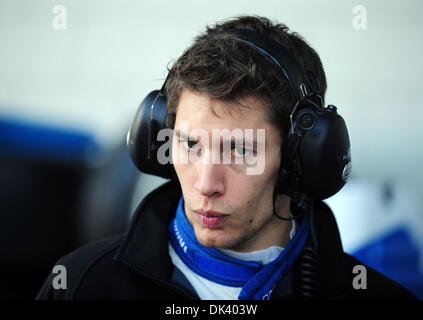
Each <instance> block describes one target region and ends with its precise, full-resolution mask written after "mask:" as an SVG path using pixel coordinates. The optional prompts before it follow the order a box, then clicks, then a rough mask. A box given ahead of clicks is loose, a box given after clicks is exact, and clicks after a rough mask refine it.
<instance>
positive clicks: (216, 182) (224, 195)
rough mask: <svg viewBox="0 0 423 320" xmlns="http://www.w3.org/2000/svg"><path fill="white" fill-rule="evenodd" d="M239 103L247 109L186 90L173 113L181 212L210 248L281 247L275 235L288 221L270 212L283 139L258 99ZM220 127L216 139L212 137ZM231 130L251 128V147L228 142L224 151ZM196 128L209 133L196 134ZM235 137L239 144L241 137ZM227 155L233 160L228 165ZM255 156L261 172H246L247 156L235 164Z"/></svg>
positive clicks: (279, 233) (197, 235) (247, 249)
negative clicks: (182, 203)
mask: <svg viewBox="0 0 423 320" xmlns="http://www.w3.org/2000/svg"><path fill="white" fill-rule="evenodd" d="M239 102H240V103H241V104H242V105H244V106H247V108H244V107H239V106H238V108H236V109H234V106H235V102H228V101H222V100H217V99H214V100H212V99H211V98H210V97H209V96H207V95H205V94H200V93H198V92H194V91H190V90H187V89H184V90H183V92H182V94H181V97H180V100H179V105H178V110H177V114H176V121H175V127H174V132H175V134H174V135H173V142H172V158H173V162H174V167H175V171H176V173H177V176H178V178H179V182H180V184H181V188H182V193H183V196H184V200H185V207H184V209H185V213H186V216H187V219H188V221H189V222H190V224H191V226H192V227H193V229H194V232H195V235H196V237H197V239H198V241H199V242H200V243H201V244H203V245H204V246H208V247H217V248H226V249H232V250H237V251H252V250H259V249H263V248H266V247H268V246H270V245H281V244H280V243H275V241H276V242H280V241H281V239H278V237H279V238H280V237H281V234H282V232H281V231H283V230H281V229H284V228H285V229H286V223H283V222H282V221H280V220H279V219H277V218H275V217H274V216H273V211H272V208H273V207H272V196H273V188H274V185H275V182H276V177H277V171H278V169H279V164H280V146H281V138H280V131H279V129H278V128H277V127H275V126H274V125H272V124H270V123H269V122H268V121H267V120H266V116H265V112H264V110H263V107H262V104H261V102H260V101H259V100H258V99H255V98H254V97H246V98H243V99H241V100H240V101H239ZM212 108H213V110H214V111H215V113H216V115H217V116H216V115H214V114H213V112H212ZM228 110H231V111H230V113H229V112H228ZM187 126H189V129H188V131H187V130H186V127H187ZM219 129H220V130H222V131H220V132H221V133H222V134H221V136H220V138H218V139H215V138H213V134H215V133H216V130H219ZM223 129H228V130H226V131H225V130H223ZM235 129H240V131H241V132H247V131H246V130H245V129H250V132H251V129H253V130H252V131H253V133H254V140H255V142H254V144H253V147H252V148H249V149H248V150H247V149H243V148H242V147H243V146H241V147H239V145H234V144H233V142H232V149H231V150H230V151H229V152H224V146H223V145H224V143H225V141H229V140H231V137H232V138H233V136H231V135H230V134H229V132H234V131H233V130H235ZM258 129H264V139H258V138H259V137H258V134H257V132H258ZM198 131H202V132H203V133H207V135H204V134H203V135H198V134H195V132H198ZM213 132H214V133H213ZM224 132H226V133H224ZM192 133H194V134H192ZM244 139H247V138H246V135H244ZM232 140H234V139H232ZM235 140H236V141H238V142H239V138H236V139H235ZM250 140H251V139H250ZM259 140H261V141H259ZM260 143H263V144H264V146H262V147H263V148H261V149H260V148H259V147H258V146H257V144H260ZM229 146H231V144H230V143H229ZM229 149H230V148H229ZM259 149H260V150H261V151H260V150H259ZM263 149H264V150H263ZM226 150H227V149H226ZM259 151H260V152H259ZM182 154H184V155H185V157H186V155H190V156H195V157H194V158H195V159H196V161H181V160H180V159H182V158H181V156H182ZM228 156H229V157H231V163H227V159H228V158H227V157H228ZM253 156H256V157H257V161H263V164H264V169H263V170H262V172H261V174H247V169H248V168H250V169H251V164H250V163H246V161H245V160H246V159H244V161H243V163H239V161H240V160H241V159H243V158H248V157H250V158H251V157H253ZM223 157H226V162H224V161H223ZM216 160H217V161H216ZM235 160H238V162H236V161H235Z"/></svg>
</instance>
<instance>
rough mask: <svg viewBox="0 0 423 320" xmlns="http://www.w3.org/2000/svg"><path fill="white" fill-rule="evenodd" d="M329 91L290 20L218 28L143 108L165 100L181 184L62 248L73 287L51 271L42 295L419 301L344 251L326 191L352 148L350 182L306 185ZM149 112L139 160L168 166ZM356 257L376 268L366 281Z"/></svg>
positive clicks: (244, 21) (249, 20)
mask: <svg viewBox="0 0 423 320" xmlns="http://www.w3.org/2000/svg"><path fill="white" fill-rule="evenodd" d="M237 30H238V31H237ZM239 30H241V31H239ZM263 39H266V40H263ZM275 42H276V44H275ZM257 43H259V45H257ZM280 46H283V47H280ZM263 48H266V49H263ZM284 48H285V49H284ZM270 51H271V53H269V52H270ZM291 55H292V56H293V57H291ZM275 57H277V58H275ZM281 60H283V62H281ZM297 61H298V62H297ZM281 64H282V65H281ZM299 70H306V71H307V73H304V74H306V76H307V78H305V80H304V81H302V78H301V76H300V77H296V76H295V75H296V74H299V75H302V74H303V73H302V71H301V72H300V71H299ZM297 78H301V79H300V80H301V81H302V82H301V81H300V82H301V84H300V85H299V86H296V79H297ZM300 82H299V83H300ZM325 91H326V78H325V73H324V71H323V67H322V64H321V62H320V58H319V56H318V55H317V53H316V52H315V51H314V50H313V49H312V48H310V47H309V46H308V45H307V44H306V42H305V41H304V40H302V38H301V37H299V36H298V35H297V34H295V33H292V32H289V30H288V28H287V27H286V26H285V25H282V24H273V23H272V22H271V21H269V20H268V19H266V18H263V17H254V16H246V17H238V18H235V19H232V20H229V21H226V22H224V23H221V24H216V25H215V26H214V27H210V28H207V30H206V32H205V33H204V34H202V35H200V36H199V37H198V38H197V39H196V40H195V42H194V44H193V45H192V46H191V47H190V48H188V49H187V50H186V51H185V52H184V53H183V55H182V56H181V57H180V58H179V59H178V60H177V61H176V62H175V63H174V65H173V66H172V68H171V70H170V72H169V75H168V78H167V79H166V81H165V85H164V88H162V90H161V91H160V93H159V94H154V95H152V96H153V97H154V99H153V102H152V103H151V105H149V106H148V108H144V109H145V110H147V111H145V112H146V114H148V115H150V114H151V117H154V116H155V113H157V110H155V109H157V108H158V109H160V105H164V106H165V108H166V127H167V128H168V129H171V130H172V135H171V140H170V144H171V150H170V151H171V160H172V163H173V167H172V170H174V173H173V180H172V181H171V182H169V183H166V184H165V185H163V186H161V187H159V188H158V189H156V190H154V191H153V192H151V193H150V194H149V195H148V196H147V197H146V198H145V199H144V200H143V201H142V203H141V204H140V205H139V207H138V208H137V210H136V212H135V214H134V217H133V219H132V222H131V226H130V228H129V230H128V232H127V233H126V234H125V235H119V236H115V237H113V238H110V239H106V240H104V241H101V242H98V243H95V244H92V245H88V246H86V247H83V248H81V249H79V250H77V251H75V252H73V253H71V254H69V255H67V256H65V257H63V258H61V259H60V260H59V261H58V262H57V264H58V265H63V266H64V267H65V268H66V270H67V288H66V289H65V290H64V289H55V288H54V285H53V280H54V277H55V275H54V274H52V275H50V277H49V278H48V279H47V280H46V282H45V284H44V286H43V287H42V289H41V291H40V293H39V295H38V298H39V299H181V298H187V299H300V298H318V299H345V298H412V297H413V296H412V294H410V293H409V292H408V291H407V290H406V289H404V288H403V287H401V286H400V285H399V284H397V283H395V282H393V281H392V280H390V279H388V278H386V277H384V276H383V275H382V274H380V273H378V272H377V271H375V270H373V269H371V268H369V267H366V266H363V265H362V263H361V262H360V261H358V260H357V259H355V258H353V257H352V256H350V255H348V254H346V253H344V252H343V250H342V244H341V241H340V236H339V232H338V229H337V226H336V222H335V219H334V217H333V214H332V212H331V210H330V209H329V207H327V206H326V205H325V204H324V203H323V202H321V201H320V199H323V198H325V197H327V196H328V195H331V194H333V193H335V192H336V191H338V190H339V189H340V187H342V185H343V183H345V181H346V179H347V175H348V169H349V152H348V154H347V153H346V154H345V155H344V156H343V158H342V157H341V158H342V159H343V160H345V161H346V162H345V163H344V162H342V163H341V165H342V166H341V169H342V168H343V169H344V170H343V172H342V181H341V182H339V183H338V185H336V186H335V187H333V186H332V185H331V186H330V188H329V189H330V190H329V189H328V190H329V191H325V186H326V185H328V184H329V182H328V181H326V179H314V180H313V181H312V182H304V181H305V180H304V179H305V178H303V177H307V175H308V173H307V164H306V163H307V161H311V163H312V165H314V164H316V163H317V162H318V159H317V158H318V157H320V155H319V154H317V153H318V152H309V153H308V155H309V156H308V157H305V156H304V155H305V153H303V154H302V158H301V159H300V158H298V154H299V151H298V150H300V149H299V148H303V147H302V146H303V145H306V144H307V143H306V141H307V139H312V138H310V137H311V136H312V134H308V133H307V131H310V132H314V131H313V130H324V129H321V128H317V127H318V124H316V123H315V121H317V120H316V119H318V117H319V116H318V114H320V113H322V114H324V115H325V116H324V117H321V118H320V120H318V121H326V120H321V119H323V118H324V119H326V118H328V117H329V118H330V117H331V116H332V115H336V108H331V109H330V110H329V111H327V112H326V111H325V112H326V113H324V112H323V110H322V109H323V106H322V103H323V98H324V93H325ZM164 94H165V100H164V101H165V102H164V103H162V102H160V101H161V100H160V99H163V97H164ZM149 99H150V98H149V97H147V98H146V100H145V101H148V100H149ZM145 101H144V102H143V107H145V105H146V104H147V102H145ZM305 101H307V108H305V107H304V105H303V104H304V103H305ZM298 102H301V103H300V104H299V103H298ZM161 103H162V104H161ZM297 108H298V110H297ZM144 109H142V108H141V109H140V110H141V111H140V113H139V115H138V114H137V116H140V117H141V118H140V119H138V120H137V119H136V120H135V121H134V127H133V128H132V129H131V134H130V135H129V137H128V145H129V147H130V152H131V155H132V157H133V159H134V161H135V163H136V164H137V165H138V167H139V168H140V169H141V170H142V171H144V172H149V173H155V174H156V171H155V170H158V169H151V168H150V169H149V168H147V167H148V166H150V165H151V163H150V162H149V161H153V162H154V161H156V162H157V161H159V162H160V163H163V161H162V160H163V159H157V160H154V159H156V158H160V157H162V158H163V154H164V153H163V152H162V151H163V150H161V148H162V147H164V146H165V144H161V145H157V143H158V141H159V140H160V139H156V138H154V137H156V131H157V130H156V129H157V128H155V126H156V125H157V123H160V121H153V120H151V119H150V120H147V122H148V123H149V124H148V126H145V125H144V122H145V121H144V118H142V117H143V116H144V115H143V112H144V111H143V110H144ZM304 110H305V111H304ZM313 110H314V111H313ZM329 113H331V116H327V115H328V114H329ZM293 116H294V117H295V121H294V122H293V120H292V119H293V118H292V117H293ZM302 116H303V117H302ZM326 116H327V117H326ZM334 117H335V116H334ZM333 119H335V118H333ZM336 119H337V120H336V121H338V122H337V124H336V126H338V127H339V126H340V125H339V123H341V122H342V123H343V121H341V122H339V121H340V120H339V117H338V116H337V115H336ZM140 123H141V124H140ZM342 123H341V129H339V128H338V127H337V128H338V129H339V131H336V132H339V134H336V135H335V136H342V135H344V137H343V139H344V140H343V142H344V145H343V147H344V149H345V148H347V147H348V148H349V140H348V136H347V133H346V129H343V128H344V127H343V126H342ZM139 125H140V126H143V125H144V126H143V127H140V128H138V126H139ZM330 125H332V124H330ZM330 125H329V126H330ZM294 127H295V128H294ZM146 128H147V129H148V131H145V132H144V131H142V130H147V129H146ZM298 128H303V129H304V130H302V129H301V130H300V129H298ZM163 129H165V128H163ZM294 129H295V130H294ZM338 129H336V130H338ZM155 130H156V131H155ZM249 130H250V131H249ZM342 130H344V131H342ZM248 132H252V133H253V134H252V135H248V134H247V133H248ZM237 133H239V134H238V135H237ZM138 136H139V137H138ZM147 136H148V139H149V140H148V141H147V140H146V139H147ZM137 137H138V138H137ZM137 139H143V141H145V142H146V143H145V145H148V149H146V151H145V152H139V151H138V150H136V151H133V150H132V149H131V148H133V147H131V146H132V145H133V144H137V142H136V140H137ZM340 139H341V138H340ZM134 141H135V142H134ZM147 142H148V143H147ZM297 142H298V143H297ZM300 142H301V144H300ZM318 143H320V142H316V143H315V144H318ZM338 144H339V143H338ZM340 144H342V143H340ZM228 146H229V147H228ZM304 148H306V147H304ZM309 148H311V150H312V148H313V144H312V146H309ZM335 149H336V148H335V147H334V148H330V150H326V151H325V152H324V154H323V155H321V156H322V157H324V156H325V154H328V153H331V152H333V150H335ZM131 150H132V151H131ZM344 151H345V150H344ZM319 152H320V151H319ZM140 154H141V155H140ZM153 155H154V156H153ZM139 157H141V158H142V157H144V158H143V159H144V160H143V161H139V159H138V158H139ZM295 157H297V158H295ZM152 159H153V160H152ZM337 161H338V160H337ZM300 164H302V165H303V167H302V168H303V172H302V173H301V170H300V169H299V168H301V167H300ZM331 169H332V168H329V169H322V170H321V171H325V170H329V171H330V170H331ZM318 171H319V170H318ZM157 172H158V171H157ZM319 173H320V172H317V174H319ZM157 174H158V175H162V176H166V175H163V174H160V173H157ZM329 177H330V176H329ZM336 179H340V177H337V178H336ZM329 180H330V179H329ZM316 181H317V185H315V186H313V183H314V184H316ZM310 185H311V186H310ZM314 199H317V200H314ZM357 266H358V268H359V270H361V271H362V272H365V274H364V275H363V277H362V278H361V279H360V281H357V279H356V277H357V274H356V273H354V271H353V270H356V268H357Z"/></svg>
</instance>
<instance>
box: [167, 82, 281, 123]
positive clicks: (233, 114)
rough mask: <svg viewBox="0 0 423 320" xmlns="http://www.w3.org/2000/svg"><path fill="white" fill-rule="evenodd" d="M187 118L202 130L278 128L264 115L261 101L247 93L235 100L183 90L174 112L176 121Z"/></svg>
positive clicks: (186, 119)
mask: <svg viewBox="0 0 423 320" xmlns="http://www.w3.org/2000/svg"><path fill="white" fill-rule="evenodd" d="M180 121H187V122H189V124H190V126H191V127H192V128H197V127H198V128H199V127H201V128H202V129H206V130H207V129H213V128H216V129H224V128H227V129H235V128H239V129H266V131H268V130H269V131H273V130H277V131H278V128H276V127H275V126H273V125H272V124H271V123H270V122H269V121H268V120H267V117H266V113H265V110H264V107H263V103H262V102H261V101H260V100H259V99H258V98H256V97H253V96H247V97H244V98H241V99H239V100H237V101H225V100H221V99H212V98H211V97H210V96H208V95H207V94H202V93H199V92H196V91H192V90H188V89H184V90H183V91H182V93H181V96H180V99H179V104H178V108H177V113H176V123H175V127H177V126H178V122H180Z"/></svg>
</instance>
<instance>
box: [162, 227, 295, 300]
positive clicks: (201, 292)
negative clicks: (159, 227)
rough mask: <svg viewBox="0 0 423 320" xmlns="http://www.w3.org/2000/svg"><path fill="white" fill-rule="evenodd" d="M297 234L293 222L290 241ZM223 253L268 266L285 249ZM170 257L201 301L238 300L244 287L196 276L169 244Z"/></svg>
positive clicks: (222, 250)
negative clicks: (230, 285)
mask: <svg viewBox="0 0 423 320" xmlns="http://www.w3.org/2000/svg"><path fill="white" fill-rule="evenodd" d="M295 232H296V223H295V220H292V227H291V231H290V233H289V237H290V239H292V238H293V237H294V235H295ZM218 250H220V251H221V252H222V253H224V254H226V255H228V256H231V257H233V258H236V259H240V260H245V261H257V262H260V263H262V264H267V263H269V262H271V261H273V260H275V259H276V258H277V257H279V255H280V254H281V252H282V251H283V250H284V248H282V247H280V246H272V247H269V248H267V249H263V250H258V251H252V252H236V251H232V250H228V249H218ZM169 255H170V258H171V259H172V262H173V264H174V265H175V266H176V267H177V268H178V269H179V270H180V271H181V272H182V273H183V274H184V276H185V277H186V278H187V279H188V281H189V282H190V283H191V285H192V287H193V288H194V289H195V291H196V292H197V294H198V296H199V297H200V299H201V300H238V296H239V293H240V292H241V290H242V287H229V286H225V285H222V284H219V283H216V282H213V281H210V280H208V279H206V278H203V277H201V276H200V275H198V274H196V273H195V272H194V271H192V270H191V269H190V268H188V267H187V265H186V264H185V263H184V262H183V261H182V260H181V259H180V258H179V256H178V254H177V253H176V252H175V250H174V249H173V247H172V245H171V244H170V242H169Z"/></svg>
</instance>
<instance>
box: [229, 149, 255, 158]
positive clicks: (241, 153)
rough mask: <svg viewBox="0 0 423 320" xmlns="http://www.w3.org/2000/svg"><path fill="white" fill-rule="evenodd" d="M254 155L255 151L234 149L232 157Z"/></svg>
mask: <svg viewBox="0 0 423 320" xmlns="http://www.w3.org/2000/svg"><path fill="white" fill-rule="evenodd" d="M252 153H253V150H250V149H245V148H233V149H232V155H233V156H235V157H247V156H250V155H251V154H252Z"/></svg>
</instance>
